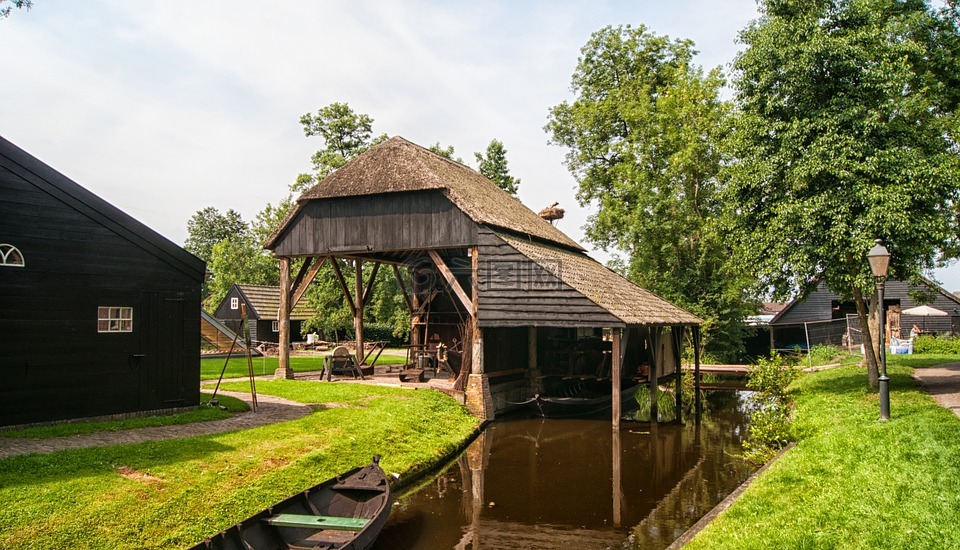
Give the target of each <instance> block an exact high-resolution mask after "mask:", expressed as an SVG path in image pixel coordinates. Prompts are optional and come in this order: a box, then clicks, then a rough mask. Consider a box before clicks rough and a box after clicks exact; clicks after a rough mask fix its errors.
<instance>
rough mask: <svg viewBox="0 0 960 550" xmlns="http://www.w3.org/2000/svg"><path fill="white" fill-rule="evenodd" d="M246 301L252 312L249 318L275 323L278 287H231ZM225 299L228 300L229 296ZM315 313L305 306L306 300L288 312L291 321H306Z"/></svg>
mask: <svg viewBox="0 0 960 550" xmlns="http://www.w3.org/2000/svg"><path fill="white" fill-rule="evenodd" d="M233 286H235V287H236V288H237V290H239V291H240V294H241V295H242V296H243V298H244V299H245V300H246V301H247V303H248V304H249V305H250V307H252V308H253V310H254V311H252V312H251V315H250V316H251V317H252V318H255V319H260V320H262V321H276V320H277V319H278V317H277V313H279V311H280V287H278V286H260V285H240V284H235V285H233ZM225 299H229V296H228V297H227V298H225ZM315 313H316V311H315V310H314V309H313V308H312V307H310V306H309V305H307V301H306V300H300V302H298V303H297V305H296V306H295V307H294V308H293V311H291V312H290V320H291V321H306V320H307V319H309V318H311V317H313V315H314V314H315Z"/></svg>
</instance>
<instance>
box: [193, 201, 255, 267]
mask: <svg viewBox="0 0 960 550" xmlns="http://www.w3.org/2000/svg"><path fill="white" fill-rule="evenodd" d="M246 230H247V224H246V222H244V221H243V218H242V217H241V216H240V213H239V212H237V211H236V210H234V209H232V208H231V209H229V210H227V211H226V212H224V213H222V214H221V213H220V211H219V210H217V209H216V208H214V207H212V206H208V207H206V208H204V209H203V210H198V211H197V212H196V213H195V214H194V215H193V216H191V217H190V219H189V220H188V221H187V239H186V240H185V241H184V243H183V247H184V248H185V249H186V250H187V251H188V252H190V253H192V254H193V255H194V256H196V257H198V258H200V259H201V260H204V261H210V251H211V250H212V249H213V246H214V245H215V244H217V243H218V242H220V241H222V240H224V239H231V238H235V237H238V236H242V235H243V234H244V233H245V232H246Z"/></svg>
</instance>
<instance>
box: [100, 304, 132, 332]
mask: <svg viewBox="0 0 960 550" xmlns="http://www.w3.org/2000/svg"><path fill="white" fill-rule="evenodd" d="M97 332H133V308H132V307H116V306H100V307H98V308H97Z"/></svg>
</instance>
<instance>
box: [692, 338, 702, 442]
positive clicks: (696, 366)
mask: <svg viewBox="0 0 960 550" xmlns="http://www.w3.org/2000/svg"><path fill="white" fill-rule="evenodd" d="M693 399H694V403H695V406H694V409H695V412H696V414H695V416H696V417H697V420H696V423H697V424H700V416H701V413H703V403H701V402H700V325H693Z"/></svg>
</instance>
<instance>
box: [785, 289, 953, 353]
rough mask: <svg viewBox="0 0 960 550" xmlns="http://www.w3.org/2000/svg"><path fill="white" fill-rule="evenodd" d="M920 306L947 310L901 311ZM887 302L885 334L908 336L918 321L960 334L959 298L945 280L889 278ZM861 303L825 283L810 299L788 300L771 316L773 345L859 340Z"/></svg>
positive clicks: (789, 346)
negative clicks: (943, 284)
mask: <svg viewBox="0 0 960 550" xmlns="http://www.w3.org/2000/svg"><path fill="white" fill-rule="evenodd" d="M916 291H920V292H921V293H922V294H923V295H924V296H932V298H933V300H932V301H927V302H924V303H923V304H920V303H918V302H916V301H915V294H916ZM919 305H928V306H931V307H933V308H936V309H938V310H940V311H942V312H943V313H944V314H945V315H937V316H919V315H909V314H908V313H909V312H908V313H902V312H904V311H908V310H910V309H911V308H914V307H917V306H919ZM883 307H884V310H885V312H886V319H887V327H886V334H887V337H888V338H889V337H890V336H893V337H894V338H909V337H910V330H911V328H912V327H913V325H917V326H918V327H919V328H921V329H922V330H923V331H924V332H926V333H928V334H958V333H960V298H958V297H957V296H956V295H955V294H953V293H950V292H947V291H946V290H944V289H943V287H941V286H940V285H938V284H936V283H934V282H933V281H930V280H928V279H924V280H923V283H922V285H921V286H920V287H915V286H913V285H911V284H910V283H909V282H907V281H900V280H896V279H890V280H888V281H887V282H886V283H885V286H884V294H883ZM856 315H857V308H856V305H855V304H854V303H853V302H852V301H849V300H844V299H842V298H841V297H840V296H838V295H837V294H834V293H833V292H830V290H828V289H827V286H826V284H825V283H824V282H822V281H821V282H820V283H819V284H818V285H817V288H816V289H815V290H813V291H812V292H811V293H810V294H809V295H808V296H807V297H806V298H803V299H795V300H793V301H792V302H790V303H788V304H787V305H786V306H785V307H784V308H783V309H782V310H781V311H780V312H779V313H777V315H776V316H775V317H774V318H773V319H772V320H771V321H770V346H771V348H772V349H781V350H783V349H793V348H796V347H800V348H806V346H807V342H808V341H809V342H810V345H811V346H813V345H816V344H832V345H836V346H840V345H843V344H847V343H849V344H854V345H859V342H860V339H859V337H858V336H857V332H858V331H859V330H860V323H859V320H858V319H857V318H856Z"/></svg>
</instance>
